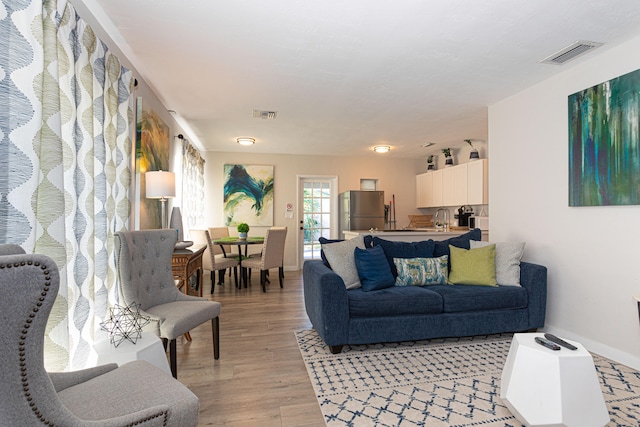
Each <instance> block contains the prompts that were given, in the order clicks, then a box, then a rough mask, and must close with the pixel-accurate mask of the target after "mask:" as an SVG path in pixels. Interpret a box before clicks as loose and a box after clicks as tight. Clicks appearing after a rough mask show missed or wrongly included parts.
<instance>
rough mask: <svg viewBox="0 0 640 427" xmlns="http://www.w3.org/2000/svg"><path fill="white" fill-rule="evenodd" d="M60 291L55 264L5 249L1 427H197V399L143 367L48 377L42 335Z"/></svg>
mask: <svg viewBox="0 0 640 427" xmlns="http://www.w3.org/2000/svg"><path fill="white" fill-rule="evenodd" d="M59 286H60V277H59V274H58V268H57V266H56V264H55V263H54V261H53V260H52V259H51V258H49V257H47V256H44V255H25V254H24V251H23V250H22V248H20V247H19V246H15V245H0V323H1V324H2V327H1V328H0V366H1V367H2V369H0V392H1V393H2V398H1V399H0V425H3V426H37V425H43V426H44V425H48V426H64V427H69V426H104V427H107V426H113V427H120V426H145V427H146V426H176V427H179V426H196V425H197V424H198V410H199V400H198V397H197V396H195V395H194V394H193V393H192V392H191V391H190V390H189V389H188V388H186V387H185V386H183V385H182V384H180V383H179V382H178V381H176V380H175V379H173V378H171V376H169V375H167V374H166V373H165V372H164V371H162V370H160V369H158V368H156V367H155V366H153V365H151V364H150V363H147V362H145V361H136V362H131V363H127V364H124V365H122V366H121V367H118V366H117V365H116V364H115V363H111V364H107V365H102V366H98V367H95V368H89V369H84V370H81V371H75V372H51V373H47V372H46V370H45V368H44V361H43V360H44V356H43V355H44V333H45V328H46V325H47V320H48V318H49V314H50V312H51V308H52V307H53V304H54V301H55V298H56V295H57V293H58V288H59Z"/></svg>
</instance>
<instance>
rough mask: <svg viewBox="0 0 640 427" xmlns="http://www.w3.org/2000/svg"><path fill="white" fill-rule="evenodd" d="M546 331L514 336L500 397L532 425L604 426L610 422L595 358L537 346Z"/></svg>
mask: <svg viewBox="0 0 640 427" xmlns="http://www.w3.org/2000/svg"><path fill="white" fill-rule="evenodd" d="M542 336H544V334H542V333H526V334H514V336H513V341H512V342H511V348H510V349H509V355H508V356H507V361H506V363H505V365H504V369H503V371H502V382H501V386H500V398H501V399H502V401H503V402H504V403H505V405H506V406H507V408H509V410H510V411H511V412H512V413H513V415H514V416H515V417H516V418H517V419H518V420H519V421H521V422H522V423H524V424H525V425H527V426H567V427H570V426H571V427H573V426H575V427H592V426H593V427H602V426H604V425H606V424H607V423H608V422H609V421H610V418H609V411H608V410H607V406H606V404H605V402H604V397H603V395H602V390H601V389H600V382H599V381H598V376H597V373H596V368H595V365H594V364H593V358H592V357H591V354H589V352H588V351H587V350H586V349H585V348H584V347H583V346H582V345H581V344H579V343H576V342H573V341H569V340H566V341H567V342H569V343H571V344H573V345H575V346H576V347H578V349H577V350H573V351H572V350H569V349H566V348H564V347H562V349H561V350H558V351H554V350H551V349H548V348H546V347H543V346H541V345H540V344H537V343H536V342H535V338H536V337H542Z"/></svg>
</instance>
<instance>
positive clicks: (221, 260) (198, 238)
mask: <svg viewBox="0 0 640 427" xmlns="http://www.w3.org/2000/svg"><path fill="white" fill-rule="evenodd" d="M224 228H225V229H226V227H224ZM189 236H191V239H192V240H193V242H194V243H198V244H202V245H207V249H205V251H204V254H203V255H202V268H204V269H205V270H209V271H210V272H211V293H213V289H214V288H215V282H216V280H215V277H216V271H217V272H218V283H219V284H220V285H224V273H225V272H226V270H227V268H228V269H230V270H229V271H231V269H233V273H234V277H235V282H236V288H237V287H238V269H237V267H238V260H237V259H235V258H226V257H225V256H224V255H223V254H222V249H220V245H216V244H214V243H213V242H212V240H213V239H212V238H211V235H210V234H209V230H190V231H189ZM216 250H217V251H218V252H220V254H217V255H216V253H215V252H216Z"/></svg>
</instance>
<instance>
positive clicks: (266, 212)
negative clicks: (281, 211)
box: [224, 165, 273, 227]
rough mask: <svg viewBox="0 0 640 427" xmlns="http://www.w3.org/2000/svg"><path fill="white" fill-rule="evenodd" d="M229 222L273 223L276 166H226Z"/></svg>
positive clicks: (225, 203)
mask: <svg viewBox="0 0 640 427" xmlns="http://www.w3.org/2000/svg"><path fill="white" fill-rule="evenodd" d="M224 217H225V225H230V226H236V225H238V224H240V223H241V222H246V223H247V224H249V226H265V227H270V226H272V225H273V166H260V165H224Z"/></svg>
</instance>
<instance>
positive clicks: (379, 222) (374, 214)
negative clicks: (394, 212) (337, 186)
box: [338, 190, 384, 238]
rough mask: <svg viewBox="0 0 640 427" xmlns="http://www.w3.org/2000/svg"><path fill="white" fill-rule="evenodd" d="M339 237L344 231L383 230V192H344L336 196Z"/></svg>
mask: <svg viewBox="0 0 640 427" xmlns="http://www.w3.org/2000/svg"><path fill="white" fill-rule="evenodd" d="M338 208H339V210H340V237H341V238H343V237H344V236H343V234H342V233H343V232H344V231H354V230H370V229H372V228H377V229H379V230H383V229H384V191H359V190H354V191H346V192H344V193H340V195H339V196H338Z"/></svg>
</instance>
